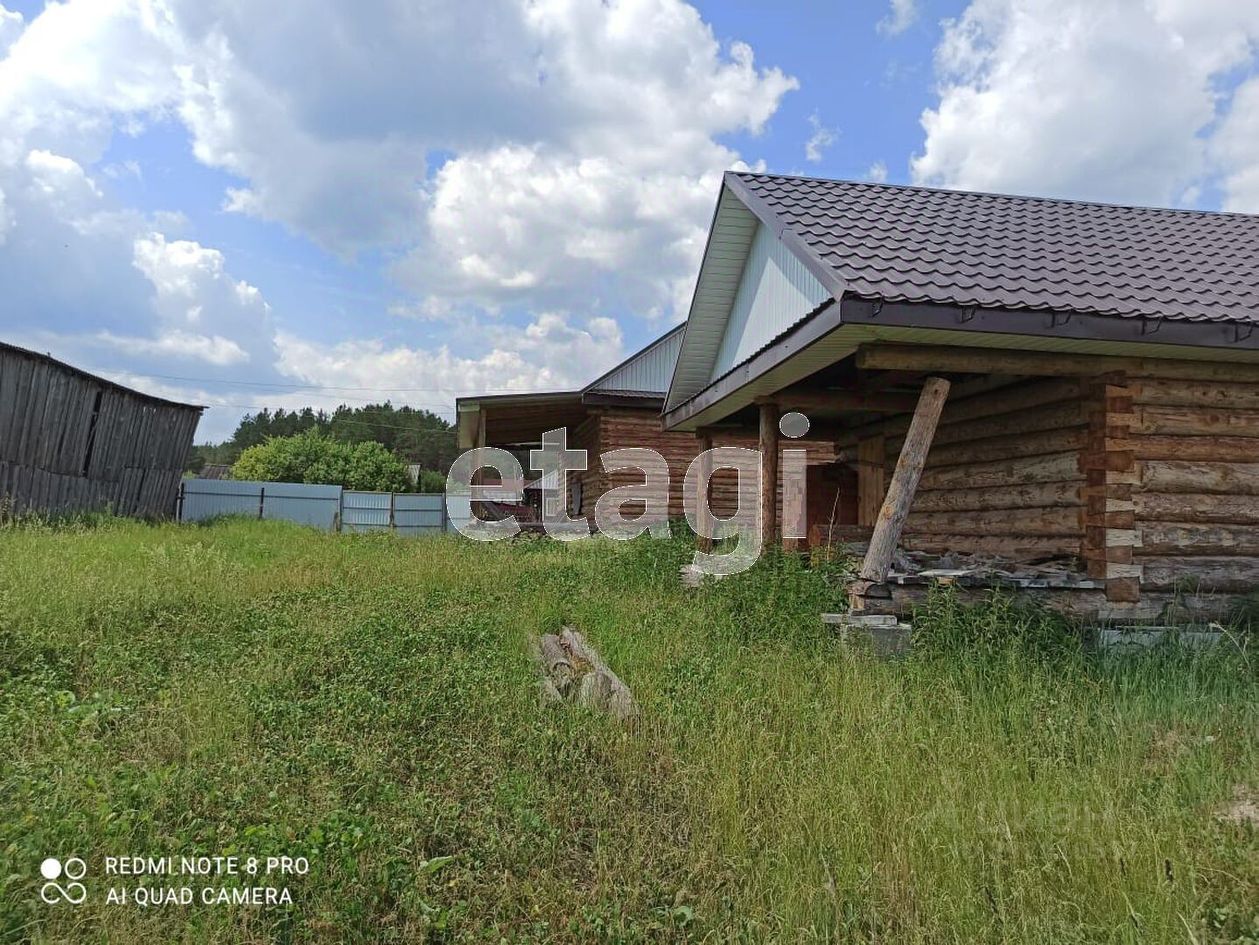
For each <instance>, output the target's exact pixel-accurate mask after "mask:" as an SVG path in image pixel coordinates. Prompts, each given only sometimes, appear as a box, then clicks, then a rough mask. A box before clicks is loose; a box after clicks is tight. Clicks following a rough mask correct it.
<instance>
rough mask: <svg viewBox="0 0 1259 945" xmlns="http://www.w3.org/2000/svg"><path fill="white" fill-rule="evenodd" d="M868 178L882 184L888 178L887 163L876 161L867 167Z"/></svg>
mask: <svg viewBox="0 0 1259 945" xmlns="http://www.w3.org/2000/svg"><path fill="white" fill-rule="evenodd" d="M866 180H869V181H873V182H874V183H876V184H882V183H883V182H884V181H886V180H887V165H886V164H884V163H883V162H882V161H875V162H874V163H873V164H871V165H870V166H869V167H868V168H866Z"/></svg>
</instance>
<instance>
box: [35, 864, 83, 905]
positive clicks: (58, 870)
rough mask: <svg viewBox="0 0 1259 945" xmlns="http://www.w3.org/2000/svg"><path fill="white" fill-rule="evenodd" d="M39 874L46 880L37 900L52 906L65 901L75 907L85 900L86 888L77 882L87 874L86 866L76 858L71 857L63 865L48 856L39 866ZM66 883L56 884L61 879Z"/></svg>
mask: <svg viewBox="0 0 1259 945" xmlns="http://www.w3.org/2000/svg"><path fill="white" fill-rule="evenodd" d="M39 874H40V875H41V876H43V877H44V879H46V880H47V882H46V883H44V885H43V886H42V887H41V888H40V890H39V898H40V899H42V900H44V902H46V903H48V904H49V905H52V904H53V903H55V902H60V901H62V900H65V901H66V902H68V903H70V904H71V905H75V906H77V905H78V904H79V903H81V902H82V901H83V900H84V899H86V898H87V887H86V886H84V885H83V884H82V883H80V882H78V880H80V879H82V878H83V877H84V876H85V875H86V874H87V864H86V863H84V862H83V861H82V860H81V859H79V858H78V857H77V856H72V857H70V858H69V859H67V860H66V861H65V863H64V864H63V863H62V862H61V861H60V860H59V859H57V858H56V857H55V856H50V857H48V859H46V860H44V862H42V863H40V864H39ZM63 877H64V878H65V879H66V880H67V882H66V883H65V884H64V885H62V884H61V883H59V882H57V880H59V879H61V878H63Z"/></svg>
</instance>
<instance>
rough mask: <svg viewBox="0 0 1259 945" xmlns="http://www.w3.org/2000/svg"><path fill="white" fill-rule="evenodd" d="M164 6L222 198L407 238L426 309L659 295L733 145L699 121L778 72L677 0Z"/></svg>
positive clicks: (728, 126)
mask: <svg viewBox="0 0 1259 945" xmlns="http://www.w3.org/2000/svg"><path fill="white" fill-rule="evenodd" d="M174 21H175V23H176V24H177V27H178V34H179V37H180V43H181V46H182V48H183V49H184V50H185V54H186V55H187V56H189V58H190V60H191V63H192V64H191V65H189V66H187V67H185V68H182V69H181V71H180V75H181V81H182V87H183V93H182V99H181V103H180V105H179V113H180V115H181V117H182V118H183V120H184V122H185V123H186V124H187V125H188V127H189V129H190V130H191V132H192V134H193V136H194V150H195V153H196V155H197V157H198V158H199V159H200V160H201V161H203V162H204V163H206V164H210V165H212V166H215V167H220V168H223V169H225V170H228V171H231V172H232V173H234V174H237V175H239V176H240V177H242V178H244V179H245V180H246V181H247V184H246V185H245V186H242V187H238V188H235V189H233V190H231V191H230V192H229V193H228V194H227V195H226V203H225V205H226V207H227V208H228V209H230V210H233V211H237V212H242V213H248V214H252V215H256V216H260V217H263V218H266V219H272V220H278V221H280V222H282V223H284V224H285V225H287V226H289V227H291V228H292V229H294V230H296V231H299V232H301V233H304V234H306V235H307V236H310V237H311V238H312V239H314V240H316V241H317V242H319V243H321V244H322V245H324V246H327V247H329V248H331V249H334V250H336V251H338V252H344V253H350V252H354V251H356V250H359V249H363V248H368V247H382V246H383V247H393V248H401V249H403V250H405V251H406V254H407V258H406V260H405V261H404V262H403V263H402V264H401V265H399V266H398V267H397V269H396V273H397V275H398V277H399V278H400V280H401V281H402V284H403V285H404V286H406V287H409V288H410V289H412V290H413V291H414V292H415V293H416V294H417V295H418V296H419V297H420V298H421V299H422V300H424V301H423V308H424V310H425V311H441V310H443V309H448V308H450V307H452V306H458V305H459V304H461V303H472V304H474V305H477V306H483V307H489V308H494V307H497V306H500V305H505V304H511V303H523V304H528V305H530V306H531V307H533V308H534V310H543V309H546V308H548V307H553V306H561V307H564V308H567V309H570V310H579V309H587V308H588V307H589V306H590V305H592V304H595V305H600V304H604V305H606V304H607V303H608V302H610V301H611V300H612V299H616V300H619V301H622V302H624V303H625V304H628V305H631V306H633V307H635V308H640V309H642V310H643V312H644V314H650V313H654V312H660V311H665V310H669V309H671V308H672V307H673V305H674V303H675V300H676V299H677V298H678V297H679V296H680V295H681V294H682V293H681V290H680V289H679V282H680V281H685V280H689V279H690V278H693V272H692V270H693V269H694V266H695V263H696V261H697V259H698V255H699V253H700V251H701V239H702V234H699V233H697V230H698V229H699V228H702V227H705V226H706V225H707V220H708V217H709V215H710V213H711V205H712V200H713V195H714V193H715V192H716V184H715V181H716V180H717V179H718V177H717V175H718V174H719V173H720V172H721V171H722V170H725V169H727V168H729V167H732V166H737V165H738V164H739V155H738V154H737V153H735V152H733V151H732V150H730V149H729V148H728V147H725V146H723V145H721V144H719V143H718V141H717V137H718V136H720V135H724V134H728V133H731V132H735V131H751V132H754V133H755V132H759V131H760V130H761V129H763V127H764V126H765V123H766V122H767V121H768V120H769V118H770V116H771V115H772V114H773V113H774V111H775V110H776V108H777V106H778V102H779V100H780V99H781V97H782V95H783V94H784V93H786V92H787V91H788V90H790V89H792V88H795V87H796V83H795V80H794V79H791V78H789V77H787V76H785V75H783V74H782V73H781V72H780V71H778V70H776V69H768V70H767V69H759V68H757V67H756V65H755V64H754V61H753V56H752V51H751V49H750V48H749V47H748V46H746V45H744V44H741V43H733V44H731V45H729V46H728V47H726V48H724V49H723V48H722V46H721V45H720V44H719V43H718V42H717V40H716V39H715V38H714V36H713V34H712V31H711V29H710V28H709V27H708V26H707V25H706V24H705V23H704V22H703V21H702V20H701V19H700V16H699V14H698V13H697V12H696V11H695V9H694V8H693V7H691V6H689V5H687V4H685V3H682V2H680V0H622V2H615V3H602V2H598V0H538V2H532V3H523V2H519V0H493V2H492V3H489V4H470V5H451V6H439V7H437V8H435V9H432V10H428V11H426V12H425V13H424V14H423V15H420V14H418V13H417V12H416V11H415V10H414V8H413V7H412V5H411V4H409V3H405V2H402V0H376V2H373V3H369V4H363V5H358V6H355V7H353V8H350V7H346V6H345V5H344V4H341V3H335V2H332V0H323V2H321V3H316V4H315V9H309V8H308V9H305V10H304V11H303V13H302V14H301V15H300V16H298V15H296V14H294V13H293V12H291V11H290V10H289V9H288V8H286V7H284V6H283V5H280V6H274V5H273V6H264V7H259V6H258V5H256V4H252V3H250V4H246V3H244V2H226V0H225V2H222V3H219V4H216V5H215V11H214V15H212V16H211V15H209V14H208V13H207V12H206V11H205V10H204V8H203V5H200V4H197V5H193V4H183V5H180V6H179V7H178V8H177V11H176V13H175V15H174ZM296 50H300V56H298V55H295V51H296ZM311 61H316V62H319V63H321V68H319V69H317V70H309V69H307V68H306V67H305V63H308V62H311ZM399 89H405V90H407V92H406V94H405V96H400V95H399V93H398V90H399ZM433 152H439V153H442V154H443V155H445V156H447V160H445V161H444V163H443V164H442V166H441V167H440V168H439V169H438V170H437V171H436V172H435V173H430V172H429V170H428V169H427V166H426V160H427V159H428V156H429V155H430V154H431V153H433Z"/></svg>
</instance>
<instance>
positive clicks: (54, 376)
mask: <svg viewBox="0 0 1259 945" xmlns="http://www.w3.org/2000/svg"><path fill="white" fill-rule="evenodd" d="M202 409H203V408H201V407H194V406H190V405H188V404H180V403H176V402H174V401H171V400H163V399H162V398H160V397H151V396H149V395H148V394H141V393H140V392H138V391H134V390H131V389H130V388H127V387H123V386H122V385H121V384H115V383H113V382H112V381H107V380H104V379H103V378H99V377H95V376H94V375H92V374H88V373H87V372H86V371H81V370H79V369H78V368H75V367H71V366H70V365H68V364H64V363H62V362H61V361H57V360H55V359H54V358H51V357H49V356H47V355H43V354H37V353H35V352H33V351H27V350H25V349H23V348H17V347H14V346H13V345H7V344H4V343H2V342H0V504H3V505H5V506H7V507H8V508H10V509H11V510H12V511H14V512H28V511H33V512H47V513H52V514H61V513H66V512H79V511H87V510H91V509H102V508H110V509H112V510H113V511H114V512H116V513H117V514H119V515H140V516H146V517H158V516H168V515H171V514H173V512H174V510H175V493H176V491H177V490H178V488H179V480H180V477H181V475H182V474H183V467H184V462H185V460H186V459H187V456H188V449H189V447H191V446H192V437H193V434H194V432H195V431H196V429H197V421H198V419H200V417H201V411H202Z"/></svg>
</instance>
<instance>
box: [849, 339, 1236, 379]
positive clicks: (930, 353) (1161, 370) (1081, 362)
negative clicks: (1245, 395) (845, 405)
mask: <svg viewBox="0 0 1259 945" xmlns="http://www.w3.org/2000/svg"><path fill="white" fill-rule="evenodd" d="M856 362H857V368H858V369H859V370H866V371H878V370H883V371H937V372H944V373H949V374H952V373H957V374H1027V375H1031V376H1040V377H1055V376H1057V377H1063V376H1071V375H1076V376H1084V377H1089V376H1098V375H1101V374H1111V373H1124V374H1128V375H1130V376H1132V377H1155V378H1184V379H1189V380H1200V381H1248V382H1259V364H1248V363H1242V362H1234V363H1229V362H1220V361H1188V360H1184V361H1171V360H1166V359H1159V358H1124V357H1110V356H1105V355H1090V354H1057V353H1052V352H1042V351H1011V350H1007V349H993V348H962V347H957V346H943V345H889V344H879V345H868V346H864V347H862V348H861V349H860V350H859V351H858V352H857V355H856Z"/></svg>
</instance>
